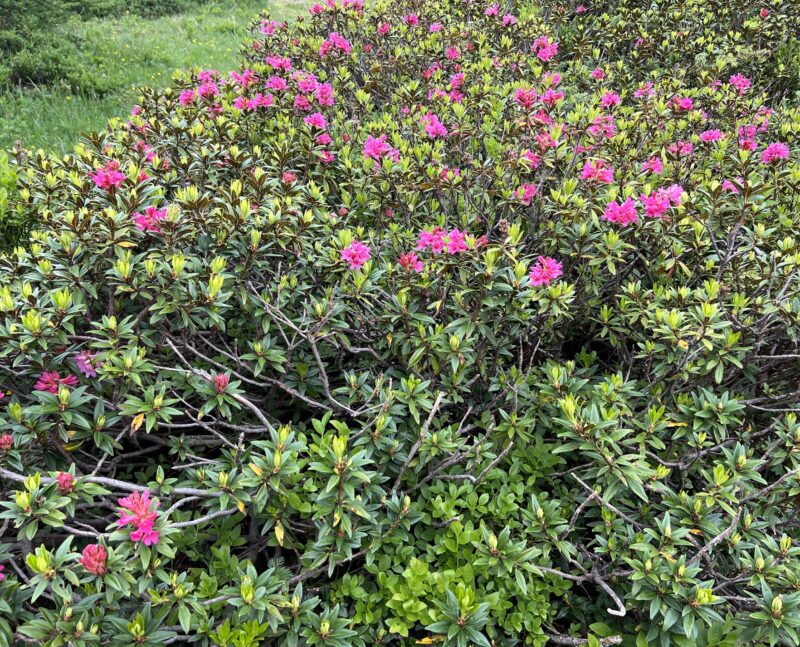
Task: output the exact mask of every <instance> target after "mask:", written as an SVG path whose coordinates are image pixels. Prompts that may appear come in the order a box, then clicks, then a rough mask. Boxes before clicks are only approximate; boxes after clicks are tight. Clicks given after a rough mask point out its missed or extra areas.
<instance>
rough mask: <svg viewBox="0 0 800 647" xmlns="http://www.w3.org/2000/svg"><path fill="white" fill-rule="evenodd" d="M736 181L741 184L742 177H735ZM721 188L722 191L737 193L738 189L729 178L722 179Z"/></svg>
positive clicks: (742, 181)
mask: <svg viewBox="0 0 800 647" xmlns="http://www.w3.org/2000/svg"><path fill="white" fill-rule="evenodd" d="M736 181H737V182H738V183H739V184H743V183H744V180H743V179H742V178H740V177H737V178H736ZM722 190H723V191H728V192H729V193H739V189H737V188H736V185H735V184H734V183H733V182H731V181H730V180H723V181H722Z"/></svg>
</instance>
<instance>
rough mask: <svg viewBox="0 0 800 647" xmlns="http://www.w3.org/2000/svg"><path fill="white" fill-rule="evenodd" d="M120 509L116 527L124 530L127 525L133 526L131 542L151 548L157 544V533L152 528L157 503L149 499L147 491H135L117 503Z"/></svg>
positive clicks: (156, 515)
mask: <svg viewBox="0 0 800 647" xmlns="http://www.w3.org/2000/svg"><path fill="white" fill-rule="evenodd" d="M117 503H118V504H119V506H120V508H122V509H121V510H120V512H119V514H120V518H119V519H118V520H117V526H118V527H119V528H124V527H125V526H127V525H128V524H132V525H133V530H132V531H131V541H135V542H139V541H140V542H142V543H143V544H144V545H145V546H152V545H154V544H157V543H158V538H159V532H158V530H155V529H154V528H153V524H155V521H156V519H157V518H158V513H157V512H156V510H155V508H158V501H153V500H151V499H150V492H149V491H148V490H143V491H140V490H136V491H134V492H133V493H131V494H130V495H128V496H126V497H124V498H122V499H119V500H118V501H117Z"/></svg>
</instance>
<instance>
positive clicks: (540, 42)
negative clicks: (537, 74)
mask: <svg viewBox="0 0 800 647" xmlns="http://www.w3.org/2000/svg"><path fill="white" fill-rule="evenodd" d="M531 51H532V52H533V53H534V54H536V56H537V57H538V58H539V60H540V61H545V62H546V61H549V60H550V59H551V58H553V57H554V56H555V55H556V54H558V43H556V42H555V41H551V40H550V39H549V38H548V37H547V36H539V38H537V39H536V40H535V41H534V42H533V45H531Z"/></svg>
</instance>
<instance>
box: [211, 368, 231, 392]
mask: <svg viewBox="0 0 800 647" xmlns="http://www.w3.org/2000/svg"><path fill="white" fill-rule="evenodd" d="M228 382H230V378H229V377H228V376H227V375H225V374H224V373H218V374H217V375H215V376H214V389H215V390H216V391H217V393H225V389H227V388H228Z"/></svg>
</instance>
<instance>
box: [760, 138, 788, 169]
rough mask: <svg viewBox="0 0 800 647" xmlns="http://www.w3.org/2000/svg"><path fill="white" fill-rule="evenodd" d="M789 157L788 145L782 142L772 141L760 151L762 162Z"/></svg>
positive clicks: (770, 162) (767, 162)
mask: <svg viewBox="0 0 800 647" xmlns="http://www.w3.org/2000/svg"><path fill="white" fill-rule="evenodd" d="M788 159H789V146H788V145H786V144H784V143H783V142H773V143H772V144H770V145H769V146H767V147H766V148H765V149H764V151H763V152H762V153H761V163H762V164H773V163H775V162H779V161H781V160H788Z"/></svg>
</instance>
